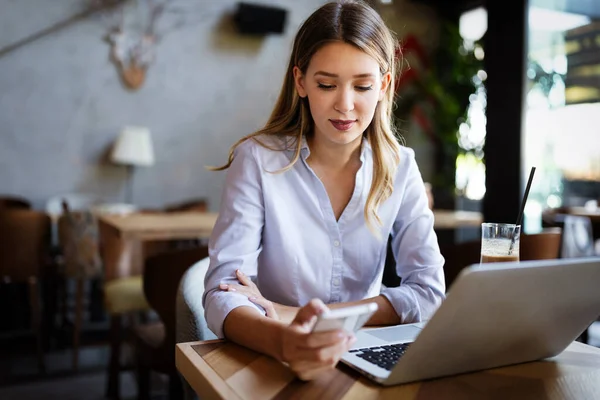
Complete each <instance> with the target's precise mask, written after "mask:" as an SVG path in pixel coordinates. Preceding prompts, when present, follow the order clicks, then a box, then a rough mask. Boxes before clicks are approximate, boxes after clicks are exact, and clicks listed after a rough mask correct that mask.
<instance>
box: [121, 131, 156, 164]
mask: <svg viewBox="0 0 600 400" xmlns="http://www.w3.org/2000/svg"><path fill="white" fill-rule="evenodd" d="M111 160H112V162H114V163H115V164H126V165H137V166H150V165H153V164H154V149H153V147H152V138H151V137H150V131H149V130H148V128H144V127H140V126H126V127H125V128H123V130H122V131H121V134H120V135H119V137H118V138H117V141H116V143H115V146H114V148H113V151H112V155H111Z"/></svg>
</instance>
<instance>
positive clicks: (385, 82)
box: [379, 72, 392, 101]
mask: <svg viewBox="0 0 600 400" xmlns="http://www.w3.org/2000/svg"><path fill="white" fill-rule="evenodd" d="M391 81H392V74H391V73H390V72H386V73H385V74H383V76H382V77H381V90H380V91H379V101H381V100H383V99H384V98H385V93H386V92H387V89H388V87H389V86H390V82H391Z"/></svg>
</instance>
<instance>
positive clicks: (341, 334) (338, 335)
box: [337, 332, 347, 339]
mask: <svg viewBox="0 0 600 400" xmlns="http://www.w3.org/2000/svg"><path fill="white" fill-rule="evenodd" d="M346 336H347V335H346V333H345V332H338V333H337V337H339V338H340V339H343V338H346Z"/></svg>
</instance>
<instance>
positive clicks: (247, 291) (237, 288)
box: [219, 269, 279, 320]
mask: <svg viewBox="0 0 600 400" xmlns="http://www.w3.org/2000/svg"><path fill="white" fill-rule="evenodd" d="M235 277H236V278H237V280H238V281H239V282H240V283H241V285H235V284H226V283H221V284H220V285H219V289H221V290H223V291H227V292H238V293H240V294H243V295H244V296H246V297H248V300H250V301H251V302H253V303H255V304H258V305H259V306H261V307H262V308H264V309H265V311H266V313H267V317H268V318H273V319H277V320H278V319H279V315H278V313H277V311H276V310H275V303H273V302H272V301H269V300H267V299H265V298H264V296H263V295H262V293H260V290H258V288H257V287H256V285H255V284H254V282H252V280H251V279H250V278H248V277H247V276H246V275H245V274H244V273H243V272H242V271H240V270H239V269H238V270H236V271H235Z"/></svg>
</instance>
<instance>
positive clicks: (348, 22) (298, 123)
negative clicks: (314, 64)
mask: <svg viewBox="0 0 600 400" xmlns="http://www.w3.org/2000/svg"><path fill="white" fill-rule="evenodd" d="M331 42H343V43H347V44H350V45H352V46H355V47H356V48H358V49H360V50H362V51H363V52H365V53H366V54H368V55H370V56H371V57H373V58H374V59H375V60H376V61H377V62H378V64H379V68H380V72H381V74H382V75H383V74H385V73H387V72H390V73H391V77H392V79H391V82H390V84H389V85H388V87H387V92H386V93H385V97H384V98H383V100H382V101H380V102H378V104H377V106H376V108H375V114H374V116H373V120H372V121H371V123H370V124H369V126H368V127H367V129H366V130H365V132H364V135H365V136H366V137H367V140H368V141H369V143H370V144H371V148H372V151H373V179H372V184H371V188H370V191H369V195H368V197H367V202H366V204H365V209H364V215H365V219H366V221H367V225H368V226H369V228H370V229H371V230H373V229H374V226H373V222H375V223H376V225H378V226H381V219H380V218H379V215H378V213H377V210H378V208H379V206H380V205H381V203H383V202H384V201H385V200H386V199H387V198H388V197H390V195H391V194H392V191H393V184H394V175H395V172H396V168H397V167H398V163H399V161H400V159H399V152H400V145H399V143H398V137H397V136H396V132H395V130H394V127H393V125H392V106H393V102H394V88H395V80H396V70H397V66H396V62H397V57H396V49H397V47H396V43H397V41H396V40H395V37H394V35H393V33H392V32H391V31H390V30H389V29H388V28H387V26H386V25H385V23H384V22H383V20H382V19H381V17H380V16H379V14H378V13H377V12H376V11H375V10H374V9H372V8H371V7H370V6H369V5H367V4H366V3H364V2H362V1H356V0H342V1H335V2H331V3H327V4H325V5H323V6H322V7H321V8H319V9H318V10H316V11H315V12H314V13H313V14H312V15H311V16H310V17H308V19H307V20H306V21H305V22H304V23H303V24H302V26H301V27H300V29H299V30H298V33H297V34H296V38H295V40H294V47H293V50H292V55H291V57H290V62H289V65H288V67H287V71H286V74H285V78H284V81H283V87H282V88H281V92H280V94H279V98H278V99H277V103H276V104H275V107H274V109H273V112H272V113H271V116H270V117H269V120H268V122H267V123H266V125H265V126H264V128H262V129H260V130H258V131H256V132H254V133H251V134H250V135H247V136H244V137H243V138H241V139H240V140H238V141H237V142H236V143H235V144H234V145H233V146H232V147H231V149H230V151H229V159H228V162H227V164H225V165H223V166H221V167H217V168H213V170H217V171H218V170H224V169H227V168H229V166H230V165H231V162H232V161H233V158H234V153H235V149H236V148H237V146H239V145H240V144H241V143H243V142H244V141H246V140H248V139H252V140H254V141H256V142H257V143H259V144H260V145H261V146H264V147H266V148H269V149H272V150H281V149H274V148H272V147H271V146H269V145H267V144H266V143H264V142H262V141H261V140H260V139H259V138H258V137H259V136H261V135H267V136H277V137H282V138H285V139H291V140H285V141H284V142H286V143H288V149H287V150H293V151H294V156H293V157H292V160H291V162H290V164H289V165H287V166H286V167H285V168H283V169H281V170H279V171H276V172H284V171H287V170H288V169H290V168H292V167H293V166H294V164H295V163H296V162H297V161H298V158H299V157H300V150H301V148H302V137H303V136H305V137H310V135H312V133H313V128H314V121H313V118H312V115H311V113H310V108H309V104H308V98H301V97H300V95H299V94H298V92H297V91H296V85H295V82H294V74H293V69H294V66H297V67H298V68H299V69H300V71H302V73H303V74H306V70H307V69H308V65H309V63H310V60H311V59H312V56H313V55H314V54H315V53H316V52H317V51H318V50H319V49H320V48H321V47H323V46H324V45H326V44H328V43H331Z"/></svg>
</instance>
